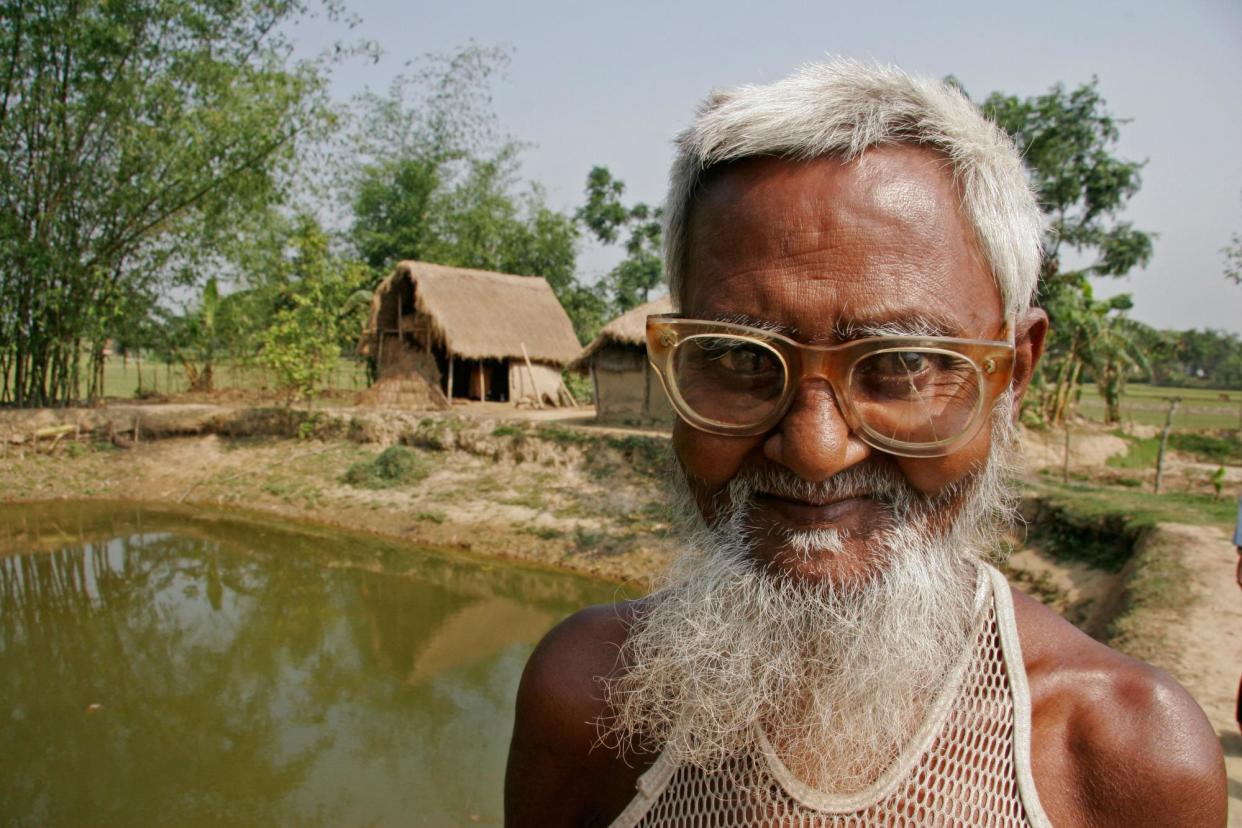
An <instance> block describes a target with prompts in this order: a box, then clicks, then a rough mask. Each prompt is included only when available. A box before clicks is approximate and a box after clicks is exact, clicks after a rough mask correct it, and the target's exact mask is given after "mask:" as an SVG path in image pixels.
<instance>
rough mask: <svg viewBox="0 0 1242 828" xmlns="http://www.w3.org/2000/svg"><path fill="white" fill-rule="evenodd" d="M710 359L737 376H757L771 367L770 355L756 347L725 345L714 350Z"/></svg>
mask: <svg viewBox="0 0 1242 828" xmlns="http://www.w3.org/2000/svg"><path fill="white" fill-rule="evenodd" d="M711 359H712V361H713V362H716V363H717V364H718V365H719V366H720V367H722V368H725V369H727V370H729V371H733V372H734V373H737V374H758V373H762V372H764V371H768V370H771V369H772V367H773V362H772V355H771V354H769V353H767V351H765V350H764V349H763V348H760V347H758V346H756V345H745V344H742V345H736V344H734V345H727V346H725V347H722V348H719V349H716V350H715V352H714V353H712V355H711Z"/></svg>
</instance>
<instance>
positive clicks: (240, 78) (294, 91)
mask: <svg viewBox="0 0 1242 828" xmlns="http://www.w3.org/2000/svg"><path fill="white" fill-rule="evenodd" d="M306 11H307V7H306V6H305V5H303V4H302V3H301V2H298V0H238V2H231V3H223V4H221V3H215V2H205V0H177V2H154V0H134V2H122V3H88V4H85V5H84V4H81V3H75V2H67V1H66V0H35V2H27V0H0V55H2V57H0V158H3V159H4V163H3V164H0V377H3V380H2V382H3V386H2V387H0V402H11V403H14V404H18V405H42V404H50V403H67V402H70V401H72V400H74V399H76V398H77V396H78V394H79V380H80V379H81V374H82V371H81V370H80V363H81V362H82V356H83V354H84V353H85V354H86V356H87V359H88V360H89V362H90V363H91V364H90V369H89V372H88V377H87V379H88V394H89V395H92V396H95V395H97V394H98V393H100V389H99V388H98V385H99V384H100V383H99V377H101V375H102V368H101V365H102V359H103V344H104V342H105V341H106V340H107V339H108V338H109V337H110V336H112V335H113V334H114V333H116V332H119V331H125V330H132V329H134V328H135V327H137V326H135V325H134V321H135V320H136V319H138V318H141V317H144V316H146V314H147V311H148V309H149V308H150V306H151V305H152V303H153V302H154V301H155V300H156V299H157V298H159V297H160V296H161V295H164V294H165V293H166V291H167V289H168V287H170V285H172V284H178V283H180V284H188V283H192V282H194V281H196V280H197V278H198V273H199V270H198V269H197V267H196V265H197V264H198V263H199V262H200V260H201V258H202V256H203V253H204V251H207V250H209V249H212V248H213V247H214V246H215V245H216V244H217V243H218V242H219V241H220V240H221V239H222V238H224V237H226V236H228V235H229V234H231V233H232V232H233V230H234V228H236V227H238V226H242V225H244V224H245V223H246V217H247V216H249V215H251V214H252V213H254V212H255V211H257V210H263V209H266V207H267V206H268V205H269V204H271V203H273V202H274V201H275V200H276V199H277V198H278V196H279V194H280V185H279V183H278V180H279V179H280V178H281V176H282V172H283V171H284V170H285V169H286V168H287V165H288V164H289V162H290V161H291V160H292V159H293V155H294V153H293V150H294V146H295V140H296V139H297V137H298V136H299V135H302V134H307V133H309V132H311V131H313V130H315V129H317V128H319V127H320V126H321V125H323V124H325V123H326V116H327V109H326V105H325V98H324V95H323V77H322V69H321V67H320V66H318V65H314V64H310V63H302V64H295V63H292V62H291V61H290V60H289V58H288V54H289V47H290V44H289V41H288V39H287V38H286V37H285V36H284V35H282V34H281V33H282V32H286V31H288V29H289V28H290V26H291V24H293V23H294V22H295V21H297V20H298V19H299V18H300V17H302V16H303V14H305V13H306ZM83 344H88V345H89V347H88V348H87V349H86V350H85V351H84V350H83V348H82V347H81V346H82V345H83Z"/></svg>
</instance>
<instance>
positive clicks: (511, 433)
mask: <svg viewBox="0 0 1242 828" xmlns="http://www.w3.org/2000/svg"><path fill="white" fill-rule="evenodd" d="M525 433H526V429H525V428H524V427H522V426H520V425H514V424H513V423H504V424H503V425H498V426H496V427H495V428H494V429H492V436H493V437H521V436H522V435H523V434H525Z"/></svg>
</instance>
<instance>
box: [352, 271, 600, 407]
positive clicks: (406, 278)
mask: <svg viewBox="0 0 1242 828" xmlns="http://www.w3.org/2000/svg"><path fill="white" fill-rule="evenodd" d="M578 350H579V346H578V339H577V337H575V336H574V328H573V324H572V323H571V322H570V321H569V316H568V315H567V314H566V313H565V309H564V308H562V307H561V304H560V302H558V301H557V299H556V295H555V294H553V293H552V288H551V287H550V286H549V285H548V283H547V281H545V280H544V279H542V278H540V277H537V276H512V275H510V274H507V273H491V272H488V271H485V270H468V269H466V268H460V267H445V266H443V265H435V264H428V263H426V262H408V261H407V262H400V263H398V264H397V267H396V269H395V270H394V271H393V272H392V274H391V275H390V276H388V278H386V279H384V281H383V282H381V283H380V285H379V287H378V288H376V290H375V295H374V296H373V297H372V299H371V316H370V319H369V320H368V321H367V325H366V327H365V328H364V329H363V332H362V338H361V339H360V340H359V342H358V351H359V353H361V354H363V355H364V356H367V357H369V358H371V359H372V360H374V361H375V367H376V376H377V381H376V384H375V386H374V387H373V389H372V392H371V396H372V397H374V399H372V400H364V401H367V402H378V403H384V402H399V403H400V404H402V405H407V406H410V407H436V406H439V407H443V406H444V405H445V404H446V403H447V401H448V400H449V399H454V398H464V399H471V400H497V401H508V400H512V401H514V402H517V401H520V400H522V399H533V400H540V401H542V402H548V403H551V404H554V405H555V404H557V403H558V402H559V401H561V400H562V399H564V395H563V394H562V393H561V391H560V389H561V386H562V383H561V370H562V369H563V368H564V366H565V364H566V363H568V362H569V361H570V360H571V359H573V357H574V355H575V354H576V353H578Z"/></svg>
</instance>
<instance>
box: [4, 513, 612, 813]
mask: <svg viewBox="0 0 1242 828" xmlns="http://www.w3.org/2000/svg"><path fill="white" fill-rule="evenodd" d="M618 597H620V596H619V594H618V588H617V587H615V586H612V585H609V584H602V583H599V582H595V581H590V580H587V579H583V578H575V577H571V576H565V575H560V574H555V573H548V572H543V571H535V570H530V569H524V568H521V567H517V566H512V565H507V564H501V563H486V562H480V561H477V560H471V559H466V558H462V557H456V556H453V555H450V554H445V553H442V552H436V551H432V550H423V549H415V548H412V547H409V546H403V545H399V544H396V543H391V542H386V541H382V540H377V539H375V538H371V537H366V536H359V535H351V534H346V533H340V532H335V531H323V530H318V529H313V528H310V529H308V528H305V527H297V526H291V525H280V524H273V523H272V522H271V521H270V520H268V519H266V518H265V519H262V520H260V519H256V518H247V517H239V516H236V515H229V514H225V513H217V512H210V511H201V510H189V509H185V510H182V509H166V508H160V509H153V508H144V507H139V506H136V505H133V504H126V503H98V502H90V503H55V504H33V505H16V506H14V505H9V506H3V507H0V717H3V719H2V721H3V725H2V726H0V822H2V823H4V824H6V825H9V824H17V825H23V824H30V825H87V824H122V825H177V826H189V825H229V824H233V825H259V824H268V825H271V824H279V825H294V824H297V825H333V826H336V825H350V826H352V825H368V826H369V825H397V824H400V825H434V826H454V825H500V824H501V821H502V814H501V789H502V782H503V777H504V763H505V755H506V751H507V749H508V741H509V735H510V730H511V727H512V720H513V698H514V694H515V692H516V690H517V683H518V679H519V677H520V676H521V671H522V667H523V665H524V664H525V661H526V658H527V656H528V655H529V654H530V651H531V649H532V647H533V646H534V643H535V642H536V641H538V639H539V638H540V637H541V636H542V635H543V633H544V632H545V631H546V630H547V629H548V628H550V627H551V626H552V625H553V624H555V623H556V622H557V621H559V620H560V619H561V618H563V617H564V616H565V615H567V614H568V613H570V612H572V611H573V610H574V609H576V608H578V607H581V606H584V605H587V604H591V603H599V602H601V601H610V600H615V599H616V598H618Z"/></svg>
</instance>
